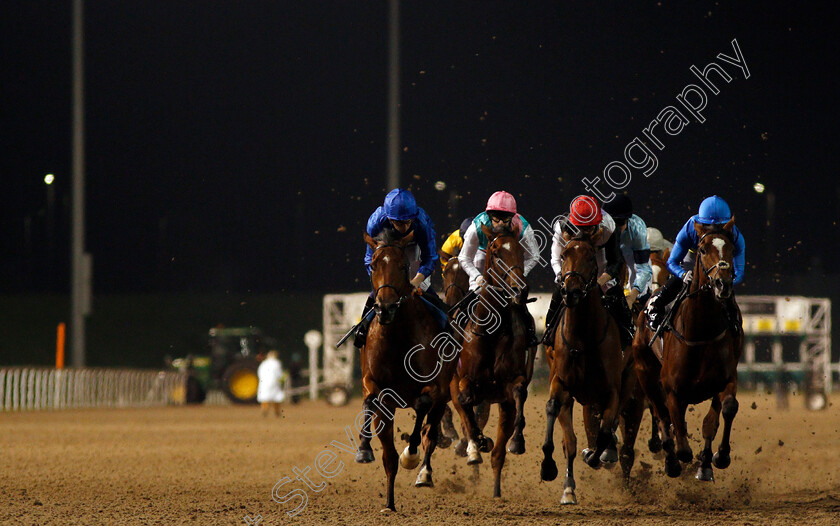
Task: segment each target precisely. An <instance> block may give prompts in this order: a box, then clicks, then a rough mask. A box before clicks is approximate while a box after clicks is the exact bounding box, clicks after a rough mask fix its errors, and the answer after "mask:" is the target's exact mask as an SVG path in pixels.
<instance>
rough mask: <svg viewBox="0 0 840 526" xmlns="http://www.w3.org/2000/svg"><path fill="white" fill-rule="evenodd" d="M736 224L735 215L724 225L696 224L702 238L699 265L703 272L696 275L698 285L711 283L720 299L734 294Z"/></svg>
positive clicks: (698, 245)
mask: <svg viewBox="0 0 840 526" xmlns="http://www.w3.org/2000/svg"><path fill="white" fill-rule="evenodd" d="M734 226H735V218H734V217H732V219H730V220H729V222H728V223H726V224H725V225H724V226H723V227H720V226H716V225H701V224H699V223H695V224H694V229H695V230H696V232H697V235H698V236H699V238H700V239H699V240H698V242H697V266H699V270H701V271H702V274H700V275H698V276H696V278H699V279H700V281H699V282H698V285H700V286H703V285H705V284H707V283H710V284H711V287H712V289H714V291H715V297H716V298H717V299H718V300H724V299H727V298H729V297H730V296H732V283H733V280H734V279H735V268H734V267H733V266H732V259H733V257H734V252H735V243H734V242H733V237H732V228H733V227H734Z"/></svg>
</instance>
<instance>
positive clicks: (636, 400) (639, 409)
mask: <svg viewBox="0 0 840 526" xmlns="http://www.w3.org/2000/svg"><path fill="white" fill-rule="evenodd" d="M644 412H645V403H644V400H643V399H642V398H641V392H640V391H638V392H637V395H636V396H634V397H632V398H630V399H629V400H627V401H626V403H625V404H624V408H623V409H622V411H621V417H620V418H621V422H620V424H619V428H620V429H621V450H620V451H619V453H618V458H619V461H620V462H621V472H622V474H623V475H624V484H625V486H626V485H628V484H629V482H630V470H632V469H633V462H635V460H636V449H635V447H636V436H637V434H638V433H639V425H640V424H641V422H642V416H643V415H644Z"/></svg>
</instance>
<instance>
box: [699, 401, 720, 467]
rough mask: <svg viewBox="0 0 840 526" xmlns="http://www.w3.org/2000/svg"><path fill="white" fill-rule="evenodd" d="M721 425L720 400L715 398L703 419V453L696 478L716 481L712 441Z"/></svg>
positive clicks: (701, 453)
mask: <svg viewBox="0 0 840 526" xmlns="http://www.w3.org/2000/svg"><path fill="white" fill-rule="evenodd" d="M719 425H720V398H719V397H713V398H712V405H711V407H709V412H708V413H706V418H704V419H703V440H704V444H703V451H701V452H700V467H699V468H697V474H696V475H695V478H696V479H697V480H703V481H707V482H708V481H713V480H715V476H714V472H713V471H712V440H714V439H715V435H716V434H717V431H718V426H719Z"/></svg>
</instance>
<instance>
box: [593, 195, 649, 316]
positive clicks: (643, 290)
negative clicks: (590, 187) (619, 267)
mask: <svg viewBox="0 0 840 526" xmlns="http://www.w3.org/2000/svg"><path fill="white" fill-rule="evenodd" d="M604 210H606V211H607V212H609V213H610V215H611V216H612V218H613V219H614V220H615V226H616V235H618V236H619V238H618V243H619V248H620V249H621V255H622V256H623V257H624V262H625V263H626V264H627V274H628V276H627V287H626V288H627V292H626V293H625V297H626V299H627V306H628V307H629V308H630V309H631V310H632V309H633V304H634V303H635V302H636V300H637V299H639V297H640V296H642V299H639V301H641V302H642V303H644V300H646V299H647V297H646V294H647V292H648V290H649V288H650V278H651V276H652V275H653V271H652V270H651V268H650V245H649V244H648V240H647V226H646V225H645V222H644V221H643V220H642V218H641V217H639V216H637V215H636V214H634V213H633V202H632V201H631V200H630V198H629V197H627V196H626V195H625V194H617V195H616V196H615V197H614V198H613V200H612V201H610V202H609V203H604ZM630 324H631V326H632V321H631V322H630ZM631 331H632V329H631Z"/></svg>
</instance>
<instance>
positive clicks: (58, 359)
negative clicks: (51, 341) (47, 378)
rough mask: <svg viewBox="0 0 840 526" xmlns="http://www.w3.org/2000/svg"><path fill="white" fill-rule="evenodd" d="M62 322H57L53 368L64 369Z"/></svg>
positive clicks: (63, 329)
mask: <svg viewBox="0 0 840 526" xmlns="http://www.w3.org/2000/svg"><path fill="white" fill-rule="evenodd" d="M65 330H66V325H64V322H61V323H59V324H58V331H57V334H56V338H55V368H56V369H64V331H65Z"/></svg>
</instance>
